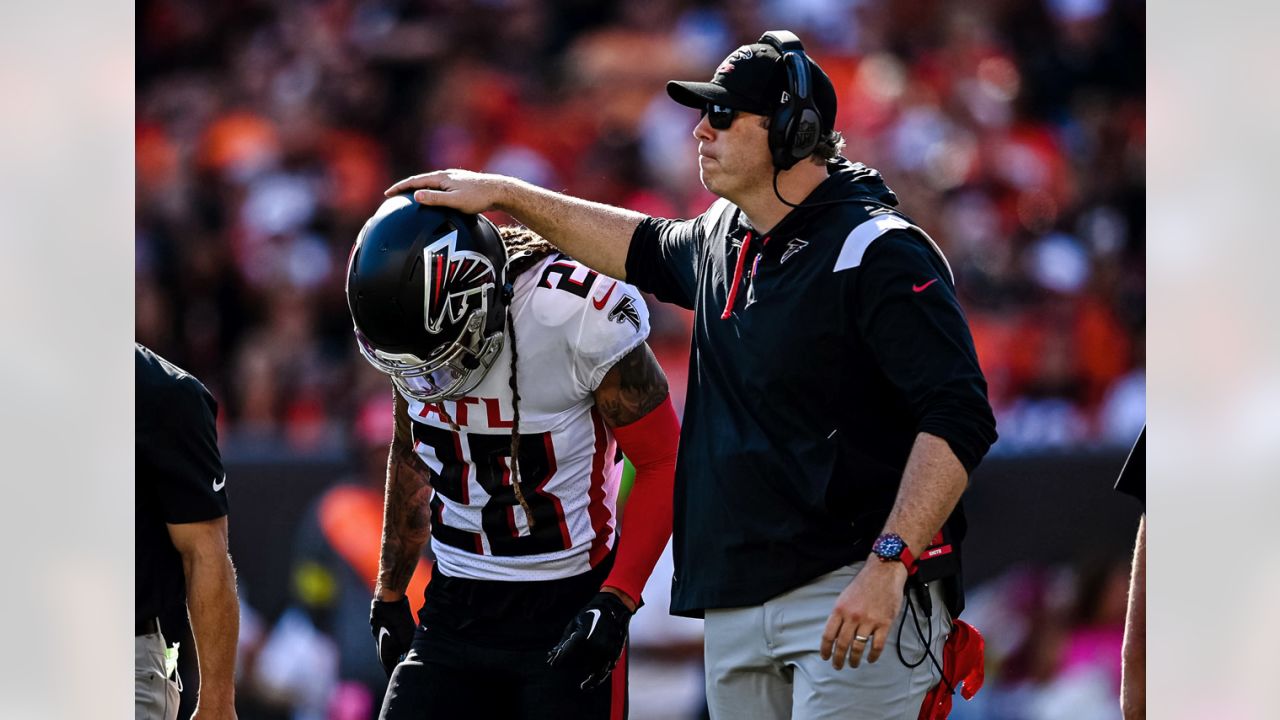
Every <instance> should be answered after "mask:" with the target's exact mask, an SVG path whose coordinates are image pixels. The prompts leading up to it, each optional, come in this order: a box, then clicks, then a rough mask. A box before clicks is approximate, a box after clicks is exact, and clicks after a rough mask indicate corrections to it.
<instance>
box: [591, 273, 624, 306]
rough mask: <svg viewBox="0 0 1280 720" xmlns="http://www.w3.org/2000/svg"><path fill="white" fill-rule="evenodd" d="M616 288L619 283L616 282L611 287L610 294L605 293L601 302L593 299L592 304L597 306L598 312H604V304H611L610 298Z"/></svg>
mask: <svg viewBox="0 0 1280 720" xmlns="http://www.w3.org/2000/svg"><path fill="white" fill-rule="evenodd" d="M616 287H618V281H617V280H614V281H613V284H612V285H610V286H609V292H607V293H605V294H604V297H602V298H600V299H599V300H595V299H593V300H592V301H591V304H592V305H595V306H596V309H597V310H603V309H604V304H605V303H607V302H609V296H610V295H612V294H613V289H614V288H616Z"/></svg>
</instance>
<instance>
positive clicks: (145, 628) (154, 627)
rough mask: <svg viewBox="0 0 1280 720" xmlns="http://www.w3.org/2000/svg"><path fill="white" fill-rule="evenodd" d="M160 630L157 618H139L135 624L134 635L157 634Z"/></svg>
mask: <svg viewBox="0 0 1280 720" xmlns="http://www.w3.org/2000/svg"><path fill="white" fill-rule="evenodd" d="M158 632H160V623H159V622H158V621H157V620H156V619H155V618H153V617H152V618H147V619H146V620H138V621H137V622H135V623H134V624H133V636H134V637H138V636H139V635H155V634H156V633H158Z"/></svg>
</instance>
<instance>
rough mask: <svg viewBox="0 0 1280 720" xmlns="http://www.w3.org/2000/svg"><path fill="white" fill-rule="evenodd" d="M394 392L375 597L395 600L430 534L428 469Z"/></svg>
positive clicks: (406, 584)
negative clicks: (418, 451)
mask: <svg viewBox="0 0 1280 720" xmlns="http://www.w3.org/2000/svg"><path fill="white" fill-rule="evenodd" d="M394 395H395V418H396V431H395V436H394V437H392V439H391V454H390V456H389V457H388V458H387V494H386V499H385V501H384V502H385V504H384V505H383V509H382V552H381V554H380V555H379V560H378V585H377V588H376V589H375V590H374V597H376V598H377V599H379V600H384V601H397V600H399V599H400V598H402V597H404V594H405V591H406V590H407V589H408V588H409V579H410V578H411V577H413V570H414V568H416V567H417V565H418V556H419V555H421V553H422V547H423V545H426V543H427V540H428V539H429V538H430V536H431V514H430V501H431V485H430V479H431V471H430V470H428V469H427V467H426V466H425V465H423V463H422V460H421V459H420V458H419V457H418V456H417V454H416V453H414V451H413V433H412V426H411V425H410V423H412V422H413V421H412V420H410V419H409V407H408V403H406V402H405V400H404V398H402V397H400V393H399V392H394Z"/></svg>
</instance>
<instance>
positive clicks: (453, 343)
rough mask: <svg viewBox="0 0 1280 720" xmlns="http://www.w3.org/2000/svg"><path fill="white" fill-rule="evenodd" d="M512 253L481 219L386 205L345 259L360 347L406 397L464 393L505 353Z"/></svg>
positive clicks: (400, 201)
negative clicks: (508, 271) (509, 255)
mask: <svg viewBox="0 0 1280 720" xmlns="http://www.w3.org/2000/svg"><path fill="white" fill-rule="evenodd" d="M506 264H507V253H506V249H505V247H504V245H503V242H502V236H501V235H500V234H499V232H498V229H497V228H496V227H494V225H493V223H491V222H489V220H487V219H486V218H484V217H482V216H479V215H466V214H463V213H460V212H457V211H455V210H451V209H448V208H441V207H429V206H426V205H420V204H418V203H417V202H416V201H414V200H413V198H412V196H410V195H407V194H406V195H398V196H396V197H393V198H391V199H389V200H387V201H386V202H384V203H383V204H382V206H381V207H379V208H378V211H377V212H376V213H374V215H373V217H371V218H369V220H368V222H366V223H365V225H364V228H363V229H361V230H360V234H359V236H357V237H356V243H355V246H354V247H352V249H351V258H350V260H348V262H347V307H348V308H349V309H350V310H351V319H352V320H353V321H354V323H355V334H356V341H357V343H358V344H359V346H360V352H361V354H363V355H364V357H365V359H366V360H368V361H369V363H370V364H372V365H373V366H374V367H375V368H377V369H378V370H379V371H381V372H383V373H385V374H387V375H389V376H390V377H391V381H392V382H393V383H395V385H396V387H397V388H399V389H400V391H401V392H403V393H404V394H405V395H408V396H409V397H413V398H416V399H418V400H422V401H424V402H436V401H439V400H443V399H451V398H457V397H460V396H462V395H465V394H466V393H467V392H469V391H471V390H472V389H473V388H474V387H475V386H476V385H478V384H479V383H480V381H481V380H482V379H484V376H485V373H487V372H488V371H489V368H490V367H492V365H493V363H494V361H495V360H496V359H497V358H498V355H499V354H500V353H501V352H502V342H503V336H504V325H503V321H504V319H505V317H504V312H505V310H506V302H507V299H506V297H505V293H504V291H503V288H504V285H505V274H506V273H505V271H506Z"/></svg>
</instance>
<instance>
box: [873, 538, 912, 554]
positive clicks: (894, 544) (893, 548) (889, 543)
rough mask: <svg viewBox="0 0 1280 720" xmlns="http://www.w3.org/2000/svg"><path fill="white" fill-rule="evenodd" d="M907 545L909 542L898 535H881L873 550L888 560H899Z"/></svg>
mask: <svg viewBox="0 0 1280 720" xmlns="http://www.w3.org/2000/svg"><path fill="white" fill-rule="evenodd" d="M906 547H907V544H906V543H905V542H903V541H902V538H900V537H898V536H897V535H881V536H880V537H879V538H877V539H876V544H875V545H873V546H872V547H871V552H873V553H875V554H876V555H879V556H880V557H882V558H884V559H886V560H897V559H898V558H899V557H901V556H902V551H903V550H904V549H905V548H906Z"/></svg>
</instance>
